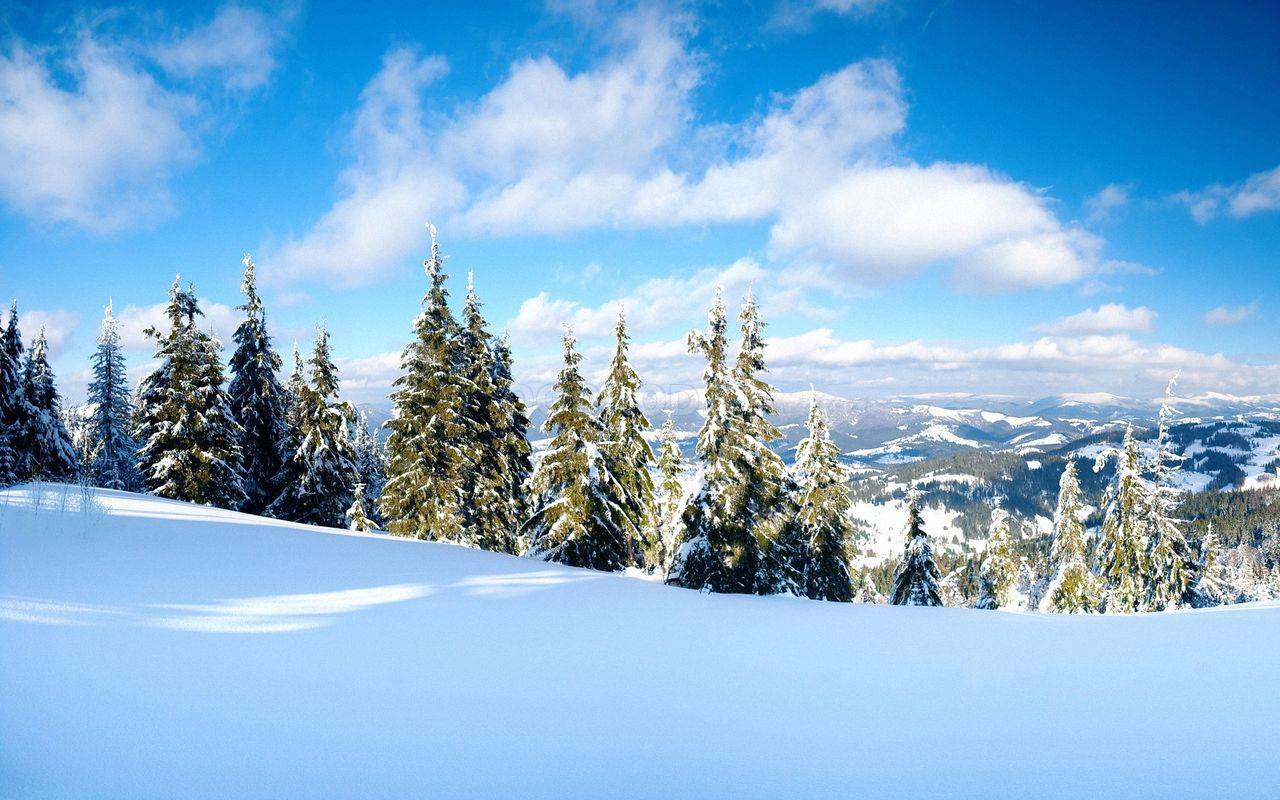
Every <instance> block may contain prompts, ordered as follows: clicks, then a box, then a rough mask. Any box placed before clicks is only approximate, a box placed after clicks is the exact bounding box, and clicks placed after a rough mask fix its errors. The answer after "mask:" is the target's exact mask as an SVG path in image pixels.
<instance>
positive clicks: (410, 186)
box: [276, 12, 1102, 291]
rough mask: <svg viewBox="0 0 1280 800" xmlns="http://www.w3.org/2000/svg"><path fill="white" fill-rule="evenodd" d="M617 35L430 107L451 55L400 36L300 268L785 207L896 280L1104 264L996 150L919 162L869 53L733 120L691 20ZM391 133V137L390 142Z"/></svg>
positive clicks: (1037, 282) (872, 276)
mask: <svg viewBox="0 0 1280 800" xmlns="http://www.w3.org/2000/svg"><path fill="white" fill-rule="evenodd" d="M619 28H620V32H619V33H616V34H615V35H614V37H613V38H612V39H610V40H609V44H610V49H609V51H608V54H607V55H606V56H604V57H602V58H601V59H599V60H598V61H597V62H596V63H595V64H593V65H592V66H590V67H589V68H587V69H585V70H582V71H580V72H577V73H572V72H569V71H567V70H566V69H565V68H564V67H562V66H561V65H560V64H558V63H557V62H555V61H553V60H551V59H550V58H548V57H538V58H529V59H525V60H521V61H518V62H516V63H514V64H513V65H512V67H511V69H510V71H509V72H508V74H507V75H506V77H505V78H503V79H502V80H501V81H500V82H499V83H498V84H497V85H496V86H495V87H494V88H493V89H492V90H491V91H490V92H488V93H487V94H486V95H484V96H483V97H481V98H480V99H479V100H478V101H476V102H475V103H473V104H468V105H464V106H462V107H460V108H457V109H454V110H453V111H452V112H451V113H447V114H441V115H440V116H439V117H436V118H433V119H432V120H431V121H430V124H429V125H428V124H427V122H426V120H424V119H423V115H422V113H421V103H422V100H421V95H422V93H423V91H424V90H425V88H426V86H427V85H428V84H429V83H430V81H431V80H433V79H435V78H436V77H438V76H439V74H440V73H441V72H442V71H443V69H442V67H441V66H439V62H438V60H436V59H431V58H421V57H418V56H415V55H413V54H411V53H408V52H406V51H395V52H393V53H392V54H390V55H389V56H388V58H387V61H386V62H385V63H384V67H383V69H382V71H381V72H380V73H379V74H378V75H377V76H376V77H375V78H374V80H373V81H372V82H371V83H370V85H369V87H367V88H366V89H365V92H364V93H363V95H362V98H361V104H360V108H359V109H358V111H357V113H356V120H357V124H356V126H355V130H354V132H353V142H352V143H353V147H354V150H355V153H356V156H355V162H354V163H353V165H352V166H351V167H349V168H348V169H347V170H346V171H344V173H343V175H342V177H341V179H340V190H339V199H338V201H337V202H336V203H335V204H334V205H333V207H332V208H331V209H330V210H329V211H328V212H327V213H326V214H325V215H324V216H322V217H321V219H320V220H319V221H318V222H317V223H316V225H315V226H313V227H312V228H311V229H310V230H309V231H307V232H305V233H303V234H302V235H300V236H299V237H297V238H294V239H290V240H288V241H287V242H286V243H285V245H284V246H283V247H282V248H279V249H278V251H277V256H278V257H277V259H276V265H277V268H278V270H279V272H280V273H281V274H285V275H289V276H291V277H296V276H302V275H312V276H315V277H317V278H320V279H325V280H329V281H331V282H336V283H339V284H349V283H360V282H367V281H370V280H373V279H375V278H376V277H377V276H378V275H380V274H382V273H384V272H385V271H386V270H388V269H390V268H391V267H392V266H394V265H398V264H402V263H403V262H404V260H406V259H407V258H408V257H409V255H410V254H411V253H412V252H414V251H415V250H418V249H421V248H422V247H423V236H422V233H421V226H422V223H423V221H424V220H425V219H426V218H427V217H428V216H432V217H433V219H434V220H435V221H436V222H437V223H439V224H441V226H442V229H443V230H444V232H445V235H446V237H447V236H449V235H456V234H451V233H450V232H451V231H452V232H457V233H461V234H463V235H468V236H505V235H518V234H549V233H550V234H559V233H566V232H573V231H579V230H585V229H592V228H601V227H605V228H635V229H656V228H667V227H674V226H687V225H706V224H717V223H727V222H752V221H758V222H762V223H767V224H771V232H770V249H769V252H770V254H771V256H772V257H773V258H774V259H775V260H777V261H779V262H781V263H782V264H783V265H786V264H792V265H794V264H800V263H808V264H810V265H815V266H821V267H825V268H828V269H830V270H833V274H834V275H837V276H839V277H841V278H842V279H843V280H844V281H845V282H850V281H853V282H875V281H889V280H894V279H898V278H901V277H904V276H909V275H912V274H916V273H919V272H920V271H922V270H924V269H927V268H929V267H931V266H934V265H939V264H941V265H949V266H950V267H952V269H953V277H954V279H955V282H956V283H957V285H959V286H960V287H961V288H964V289H970V290H977V291H1010V290H1017V289H1023V288H1027V287H1035V286H1054V285H1060V284H1064V283H1071V282H1075V281H1079V280H1082V279H1084V278H1085V277H1087V276H1089V275H1090V274H1092V273H1093V272H1096V271H1099V270H1100V269H1101V266H1100V264H1099V253H1100V250H1101V248H1102V242H1101V240H1100V239H1098V238H1097V237H1096V236H1093V235H1092V234H1090V233H1088V232H1086V231H1085V230H1083V229H1081V228H1079V227H1078V226H1076V225H1074V224H1068V223H1066V222H1063V221H1062V220H1060V219H1059V218H1058V216H1057V215H1056V213H1055V211H1054V209H1053V204H1052V202H1051V201H1050V200H1049V199H1048V198H1047V197H1046V196H1045V195H1044V194H1043V192H1041V191H1039V190H1036V189H1035V188H1033V187H1029V186H1026V185H1025V184H1022V183H1019V182H1018V181H1016V180H1014V179H1011V178H1008V177H1005V176H1002V175H999V174H996V173H994V172H993V171H991V170H990V169H988V168H986V167H984V166H981V165H968V164H953V163H947V162H936V163H932V164H917V163H915V162H913V161H912V160H911V159H909V158H907V157H905V155H904V154H903V153H902V151H901V146H900V145H899V144H898V142H897V141H896V137H897V135H898V134H900V133H901V132H902V131H903V130H904V129H905V124H906V110H907V108H906V102H905V99H904V90H903V87H902V86H901V81H900V78H899V75H898V73H897V70H896V69H895V68H894V66H893V65H892V64H891V63H889V62H888V61H885V60H882V59H868V60H864V61H860V62H857V63H854V64H850V65H848V66H846V67H845V68H843V69H840V70H837V71H835V72H833V73H830V74H828V75H825V76H822V77H821V78H819V79H818V80H817V81H816V82H815V83H814V84H812V85H811V86H808V87H806V88H803V89H801V90H799V91H797V92H796V93H794V94H792V95H789V96H777V97H774V98H772V99H771V101H770V103H769V105H768V107H767V109H766V110H765V112H764V113H763V114H760V115H757V116H753V117H751V118H749V119H747V120H744V121H742V122H740V123H738V124H736V125H725V124H719V123H717V124H705V123H699V121H698V118H697V113H696V110H695V109H694V107H693V105H692V99H693V90H694V89H695V88H696V87H697V85H698V82H699V80H700V79H701V76H702V67H701V61H700V58H699V57H698V56H697V54H695V53H692V52H690V50H689V49H688V46H687V45H688V41H687V35H688V33H687V30H686V26H685V24H684V21H683V20H680V19H676V21H675V22H672V21H671V20H669V19H666V18H660V17H658V16H656V15H654V14H652V13H648V12H634V13H632V14H630V15H626V16H624V17H622V18H621V22H620V25H619ZM388 140H390V142H392V144H393V146H388V144H387V141H388Z"/></svg>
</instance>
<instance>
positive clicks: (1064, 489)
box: [1041, 460, 1102, 614]
mask: <svg viewBox="0 0 1280 800" xmlns="http://www.w3.org/2000/svg"><path fill="white" fill-rule="evenodd" d="M1083 507H1084V502H1083V500H1082V498H1081V493H1080V479H1079V477H1078V476H1077V474H1076V462H1075V461H1074V460H1069V461H1067V466H1066V468H1065V469H1063V471H1062V477H1061V478H1060V479H1059V481H1058V507H1057V510H1056V511H1055V513H1054V516H1053V549H1052V551H1051V552H1050V554H1049V560H1050V564H1051V566H1052V567H1053V578H1052V579H1051V580H1050V582H1049V587H1048V590H1047V591H1046V592H1045V596H1044V601H1043V602H1042V604H1041V610H1042V611H1047V612H1055V613H1060V614H1088V613H1093V612H1095V611H1099V610H1101V606H1102V586H1101V584H1100V583H1099V581H1098V579H1097V577H1096V576H1095V575H1094V574H1093V571H1092V570H1091V569H1090V568H1089V564H1088V560H1087V558H1086V555H1085V553H1086V550H1085V528H1084V523H1083V522H1082V521H1081V520H1080V517H1081V515H1082V513H1083Z"/></svg>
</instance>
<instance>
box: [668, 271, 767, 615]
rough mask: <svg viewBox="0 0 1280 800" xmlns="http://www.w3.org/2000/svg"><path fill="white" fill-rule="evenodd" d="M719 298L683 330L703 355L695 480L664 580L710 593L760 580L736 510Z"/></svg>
mask: <svg viewBox="0 0 1280 800" xmlns="http://www.w3.org/2000/svg"><path fill="white" fill-rule="evenodd" d="M726 327H727V321H726V314H725V307H724V298H723V296H722V295H721V292H720V290H719V289H717V290H716V296H715V300H714V301H713V302H712V305H711V311H710V313H709V315H708V318H707V331H706V332H705V333H703V332H700V331H694V332H691V333H690V334H689V337H688V345H689V351H690V352H691V353H693V354H701V355H702V356H703V357H705V358H706V360H707V366H706V369H705V370H704V371H703V373H702V376H703V381H704V384H705V388H704V389H703V404H704V410H703V419H702V427H701V428H700V429H699V431H698V441H697V447H696V450H695V452H696V454H697V456H698V459H699V461H701V474H700V478H701V485H700V486H699V488H698V490H697V492H696V493H695V494H694V496H693V498H692V499H691V500H690V501H689V503H688V504H687V505H686V506H685V510H684V518H683V520H682V523H683V525H682V527H683V529H682V531H681V535H680V541H679V544H678V546H677V548H676V552H675V556H674V557H673V559H672V564H671V568H670V570H668V572H667V579H666V580H667V583H669V584H671V585H673V586H683V587H685V588H688V589H697V590H704V589H705V590H708V591H713V592H732V593H739V594H751V593H754V592H755V591H756V589H757V587H758V586H759V584H760V581H759V573H760V565H761V553H760V545H759V543H757V541H756V539H755V537H754V536H753V535H752V532H751V530H750V528H749V527H748V526H747V524H746V521H745V520H744V519H743V518H742V516H741V513H740V512H741V496H742V494H743V488H742V487H743V486H744V485H745V483H746V479H747V478H746V475H745V474H744V473H743V472H742V469H741V466H742V461H743V458H742V454H743V453H745V452H747V450H748V448H749V446H748V445H747V444H746V443H745V442H744V441H743V439H744V433H743V431H742V429H741V414H740V411H739V408H740V406H739V403H740V398H739V395H738V391H737V388H736V386H735V385H734V381H733V376H732V375H731V373H730V371H729V361H728V350H729V341H728V337H727V336H726V334H725V330H726Z"/></svg>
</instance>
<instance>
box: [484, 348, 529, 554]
mask: <svg viewBox="0 0 1280 800" xmlns="http://www.w3.org/2000/svg"><path fill="white" fill-rule="evenodd" d="M493 389H494V394H495V396H496V397H497V405H496V411H497V418H496V420H495V421H494V428H495V431H496V434H497V436H498V440H499V448H500V450H501V452H502V460H503V462H504V463H505V464H506V465H507V472H506V482H505V484H504V485H503V497H504V499H505V501H506V504H507V507H508V509H509V511H508V512H507V513H508V514H509V516H510V518H511V519H513V520H517V521H519V522H523V520H524V518H525V517H526V515H527V514H528V505H529V504H528V499H527V497H526V494H525V488H526V486H527V485H528V482H529V476H530V475H532V474H533V463H532V453H533V448H532V447H531V446H530V445H529V437H528V433H529V414H528V411H527V410H526V409H525V405H524V402H523V401H522V400H521V399H520V396H519V395H518V394H516V391H515V380H514V378H513V377H512V375H511V345H510V342H509V341H508V340H507V335H506V333H505V332H504V333H503V335H502V337H501V338H499V339H498V340H497V341H496V342H495V343H494V345H493ZM516 530H517V536H516V537H515V540H513V541H512V552H520V551H521V550H522V549H523V542H522V541H521V540H520V537H519V535H518V531H519V526H518V525H517V526H516Z"/></svg>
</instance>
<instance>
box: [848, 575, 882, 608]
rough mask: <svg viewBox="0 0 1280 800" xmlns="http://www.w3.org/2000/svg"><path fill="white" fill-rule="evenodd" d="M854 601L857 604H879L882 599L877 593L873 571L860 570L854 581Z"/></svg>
mask: <svg viewBox="0 0 1280 800" xmlns="http://www.w3.org/2000/svg"><path fill="white" fill-rule="evenodd" d="M853 599H854V602H856V603H879V602H880V601H881V597H880V595H879V593H878V592H876V582H875V581H873V580H872V579H871V571H870V570H867V569H860V570H858V575H857V577H855V578H854V579H853Z"/></svg>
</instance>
